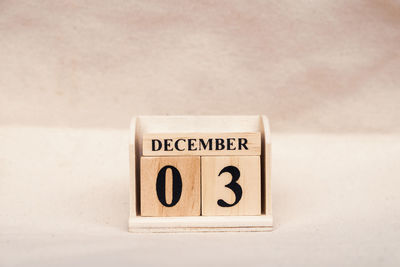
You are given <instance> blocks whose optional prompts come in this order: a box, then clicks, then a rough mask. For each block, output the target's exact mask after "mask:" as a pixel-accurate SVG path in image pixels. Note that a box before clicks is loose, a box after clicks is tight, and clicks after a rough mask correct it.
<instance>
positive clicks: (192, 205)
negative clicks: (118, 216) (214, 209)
mask: <svg viewBox="0 0 400 267" xmlns="http://www.w3.org/2000/svg"><path fill="white" fill-rule="evenodd" d="M164 166H173V167H175V168H176V169H177V170H179V173H180V176H181V180H182V193H181V196H180V199H179V201H178V202H177V203H176V205H174V206H172V207H167V206H164V205H163V204H161V202H160V200H159V198H158V196H157V191H156V180H157V175H158V173H159V171H160V170H161V169H162V168H163V167H164ZM140 173H141V174H140V196H141V199H140V207H141V216H160V217H162V216H199V215H200V157H142V158H141V166H140ZM165 177H166V178H165V198H166V203H171V200H172V198H173V197H172V186H173V182H172V171H171V170H170V169H168V170H167V171H166V174H165Z"/></svg>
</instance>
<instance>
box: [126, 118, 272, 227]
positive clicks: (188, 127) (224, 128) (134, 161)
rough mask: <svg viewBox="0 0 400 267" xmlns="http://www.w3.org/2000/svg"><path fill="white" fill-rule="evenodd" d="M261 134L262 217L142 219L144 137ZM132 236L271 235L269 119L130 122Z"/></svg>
mask: <svg viewBox="0 0 400 267" xmlns="http://www.w3.org/2000/svg"><path fill="white" fill-rule="evenodd" d="M256 131H257V132H260V133H261V201H262V203H261V215H259V216H182V217H142V216H140V188H139V186H140V180H139V179H140V158H141V156H142V155H143V153H142V137H143V134H145V133H178V132H181V133H190V132H194V133H196V132H197V133H200V132H201V133H207V132H212V133H216V132H221V133H226V132H256ZM129 165H130V166H129V169H130V183H129V193H130V216H129V223H128V224H129V231H130V232H139V233H143V232H167V233H172V232H244V231H253V232H261V231H271V230H272V227H273V220H272V205H271V172H270V171H271V140H270V128H269V121H268V119H267V117H266V116H263V115H256V116H138V117H134V118H132V120H131V132H130V145H129Z"/></svg>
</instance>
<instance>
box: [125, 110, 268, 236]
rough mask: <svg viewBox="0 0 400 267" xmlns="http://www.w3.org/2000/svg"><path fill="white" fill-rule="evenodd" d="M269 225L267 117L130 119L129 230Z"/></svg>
mask: <svg viewBox="0 0 400 267" xmlns="http://www.w3.org/2000/svg"><path fill="white" fill-rule="evenodd" d="M270 230H272V210H271V186H270V131H269V123H268V119H267V118H266V117H265V116H140V117H135V118H133V119H132V121H131V142H130V217H129V231H131V232H216V231H270Z"/></svg>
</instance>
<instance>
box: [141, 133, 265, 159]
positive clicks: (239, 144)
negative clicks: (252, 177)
mask: <svg viewBox="0 0 400 267" xmlns="http://www.w3.org/2000/svg"><path fill="white" fill-rule="evenodd" d="M260 154H261V133H260V132H243V133H146V134H144V135H143V155H144V156H174V155H178V156H188V155H199V156H207V155H214V156H217V155H218V156H223V155H232V156H234V155H241V156H245V155H253V156H259V155H260Z"/></svg>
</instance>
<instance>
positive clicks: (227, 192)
mask: <svg viewBox="0 0 400 267" xmlns="http://www.w3.org/2000/svg"><path fill="white" fill-rule="evenodd" d="M201 177H202V181H201V184H202V187H201V188H202V190H201V191H202V215H204V216H214V215H260V214H261V170H260V157H259V156H212V157H209V156H207V157H202V158H201Z"/></svg>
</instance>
